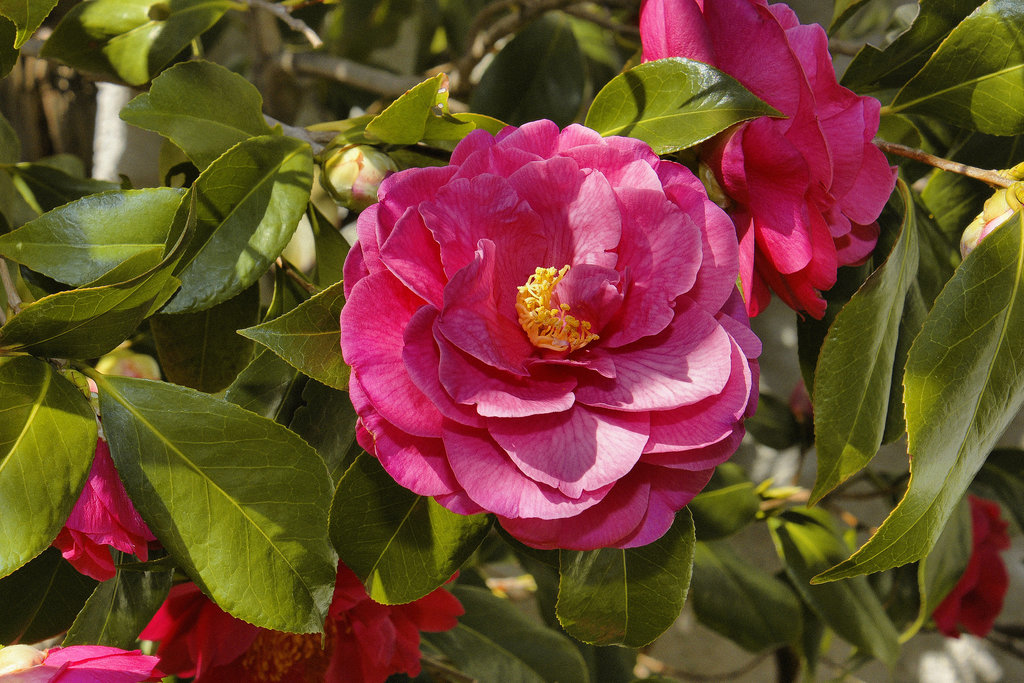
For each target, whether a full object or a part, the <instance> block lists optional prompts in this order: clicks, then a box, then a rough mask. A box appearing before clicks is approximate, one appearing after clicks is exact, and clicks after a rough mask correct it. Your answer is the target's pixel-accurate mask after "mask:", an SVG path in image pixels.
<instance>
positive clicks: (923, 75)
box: [891, 0, 1024, 135]
mask: <svg viewBox="0 0 1024 683" xmlns="http://www.w3.org/2000/svg"><path fill="white" fill-rule="evenodd" d="M964 55H970V58H965V57H964ZM891 108H892V111H894V112H899V111H904V112H917V113H920V114H926V115H929V116H934V117H936V118H939V119H942V120H944V121H948V122H950V123H952V124H954V125H956V126H960V127H962V128H967V129H970V130H978V131H981V132H982V133H989V134H991V135H1019V134H1021V133H1024V5H1022V4H1021V3H1020V0H988V2H986V3H985V4H983V5H982V6H981V7H979V8H978V9H977V10H976V11H975V12H973V13H972V14H971V15H970V16H969V17H967V18H966V19H964V21H963V22H961V24H960V25H959V26H957V28H956V29H954V30H953V32H952V33H950V34H949V37H947V38H946V39H945V40H944V41H943V42H942V44H941V45H940V46H939V49H938V50H936V51H935V54H933V55H932V57H931V58H930V59H929V60H928V63H927V64H925V65H924V67H923V68H922V69H921V71H920V72H918V74H917V75H916V76H914V77H913V78H912V79H911V80H910V81H909V82H908V83H907V84H906V85H905V86H903V89H902V90H900V91H899V93H897V95H896V98H895V99H894V100H893V102H892V105H891Z"/></svg>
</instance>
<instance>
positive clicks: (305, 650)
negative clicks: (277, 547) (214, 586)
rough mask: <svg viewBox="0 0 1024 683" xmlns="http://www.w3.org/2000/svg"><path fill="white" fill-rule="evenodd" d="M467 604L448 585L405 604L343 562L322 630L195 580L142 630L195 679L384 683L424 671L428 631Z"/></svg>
mask: <svg viewBox="0 0 1024 683" xmlns="http://www.w3.org/2000/svg"><path fill="white" fill-rule="evenodd" d="M462 613H463V609H462V605H461V604H459V601H458V600H457V599H456V598H455V596H453V595H452V594H451V593H449V592H448V591H446V590H444V589H443V588H439V589H437V590H435V591H434V592H433V593H431V594H429V595H427V596H425V597H423V598H421V599H419V600H416V601H415V602H411V603H409V604H405V605H381V604H378V603H376V602H374V601H373V600H371V599H370V598H369V596H367V594H366V590H365V589H364V588H363V585H362V584H361V583H360V582H359V578H358V577H357V576H356V575H355V574H354V573H353V572H352V570H350V569H349V568H348V567H346V566H344V565H343V564H340V563H339V565H338V578H337V581H336V583H335V587H334V599H333V602H332V603H331V608H330V611H329V612H328V615H327V623H326V624H325V631H326V642H325V643H324V645H323V646H322V645H321V636H320V634H315V633H314V634H293V633H282V632H280V631H271V630H268V629H263V628H258V627H256V626H253V625H252V624H248V623H246V622H244V621H242V620H240V619H236V618H234V617H232V616H231V615H229V614H227V613H226V612H224V611H223V610H221V609H220V608H219V607H217V605H216V604H214V603H213V602H211V601H210V600H209V599H208V598H207V597H206V596H205V595H203V594H202V593H201V592H200V590H199V588H198V587H196V585H195V584H191V583H188V584H180V585H177V586H175V587H174V588H172V589H171V594H170V595H169V596H168V598H167V600H166V601H165V602H164V604H163V605H162V606H161V607H160V610H159V611H158V612H157V613H156V615H155V616H154V617H153V619H152V621H150V623H149V625H148V626H147V627H146V628H145V630H143V632H142V633H141V634H140V636H139V637H140V638H142V639H144V640H159V641H160V646H159V648H158V650H157V654H158V655H159V656H160V666H161V667H162V668H163V669H165V670H166V671H168V672H170V673H173V674H175V675H178V676H194V677H195V683H208V682H210V681H215V682H216V683H227V682H230V683H270V682H272V683H306V682H307V681H330V682H331V683H380V682H383V681H384V680H386V679H387V678H388V676H391V675H392V674H396V673H406V674H409V675H410V676H417V675H419V673H420V649H419V648H420V631H447V630H449V629H452V628H454V627H455V624H456V618H457V617H458V616H460V615H461V614H462Z"/></svg>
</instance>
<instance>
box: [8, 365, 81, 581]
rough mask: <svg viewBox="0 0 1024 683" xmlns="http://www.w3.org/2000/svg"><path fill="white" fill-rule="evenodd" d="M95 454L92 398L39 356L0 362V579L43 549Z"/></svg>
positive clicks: (67, 510) (61, 521) (75, 497)
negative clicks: (84, 394) (0, 511)
mask: <svg viewBox="0 0 1024 683" xmlns="http://www.w3.org/2000/svg"><path fill="white" fill-rule="evenodd" d="M95 452H96V418H95V416H94V415H93V412H92V408H90V407H89V401H88V400H87V399H86V398H85V396H83V395H82V393H81V392H80V391H79V390H78V389H77V388H76V387H75V385H74V384H72V383H71V382H69V381H68V380H66V379H64V378H63V377H61V376H60V375H58V374H57V372H56V371H55V370H54V369H53V368H52V367H51V366H50V365H49V364H48V363H44V362H43V361H41V360H39V359H38V358H31V357H29V356H14V357H7V358H0V510H3V514H0V577H3V576H7V575H8V574H10V573H11V572H13V571H14V570H15V569H17V568H18V567H20V566H22V565H23V564H25V563H26V562H28V561H29V560H31V559H32V558H33V557H35V556H36V555H38V554H39V553H41V552H43V550H45V549H46V546H48V545H50V542H51V541H53V539H54V538H55V537H56V536H57V532H59V531H60V529H61V527H62V526H64V522H65V521H66V520H67V518H68V515H70V514H71V508H72V507H74V505H75V501H76V500H78V494H79V492H80V491H81V490H82V485H83V484H84V483H85V478H86V476H87V475H88V474H89V467H90V466H91V465H92V457H93V454H94V453H95Z"/></svg>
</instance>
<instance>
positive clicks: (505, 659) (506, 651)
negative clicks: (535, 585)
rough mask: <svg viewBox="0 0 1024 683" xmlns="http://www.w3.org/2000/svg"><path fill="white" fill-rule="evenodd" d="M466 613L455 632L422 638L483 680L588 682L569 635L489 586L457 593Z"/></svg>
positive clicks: (461, 588)
mask: <svg viewBox="0 0 1024 683" xmlns="http://www.w3.org/2000/svg"><path fill="white" fill-rule="evenodd" d="M452 593H454V594H455V597H457V598H458V599H459V602H461V603H462V606H463V607H464V608H465V609H466V613H465V614H464V615H462V616H461V617H459V623H458V625H457V626H456V627H455V628H454V629H452V630H451V631H444V632H441V633H428V632H424V633H422V634H421V637H422V638H423V640H424V641H426V642H427V643H429V644H430V645H431V646H433V647H435V648H436V649H438V650H439V651H440V652H441V653H443V654H444V655H445V657H447V658H448V659H450V660H451V661H452V663H453V664H454V665H455V666H456V667H457V668H458V670H459V671H462V672H463V673H465V674H468V675H469V676H472V677H473V678H474V679H475V680H478V681H501V683H544V682H545V681H546V682H548V683H569V682H572V683H587V682H588V681H589V680H590V678H589V676H588V674H587V667H586V664H585V663H584V661H583V657H582V656H581V655H580V653H579V650H577V649H576V647H575V646H574V645H573V644H572V643H571V642H570V641H569V639H567V638H566V637H565V636H563V635H561V634H559V633H558V632H557V631H555V630H553V629H549V628H547V627H545V626H544V625H543V624H541V623H539V622H538V621H536V620H535V619H531V618H530V617H528V616H527V615H526V614H525V613H523V611H522V610H520V609H519V608H518V607H517V606H516V605H513V604H512V603H510V602H509V601H508V600H504V599H502V598H498V597H496V596H494V595H493V594H491V593H490V591H487V590H485V589H483V588H476V587H474V586H455V588H454V589H453V590H452Z"/></svg>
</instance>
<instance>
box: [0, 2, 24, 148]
mask: <svg viewBox="0 0 1024 683" xmlns="http://www.w3.org/2000/svg"><path fill="white" fill-rule="evenodd" d="M0 23H2V22H0ZM0 37H2V36H0ZM0 78H2V76H0ZM20 158H21V141H20V140H19V139H18V134H17V133H16V132H15V131H14V127H13V126H11V124H10V122H9V121H8V120H7V119H5V118H4V117H3V114H0V164H16V163H18V160H19V159H20Z"/></svg>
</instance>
